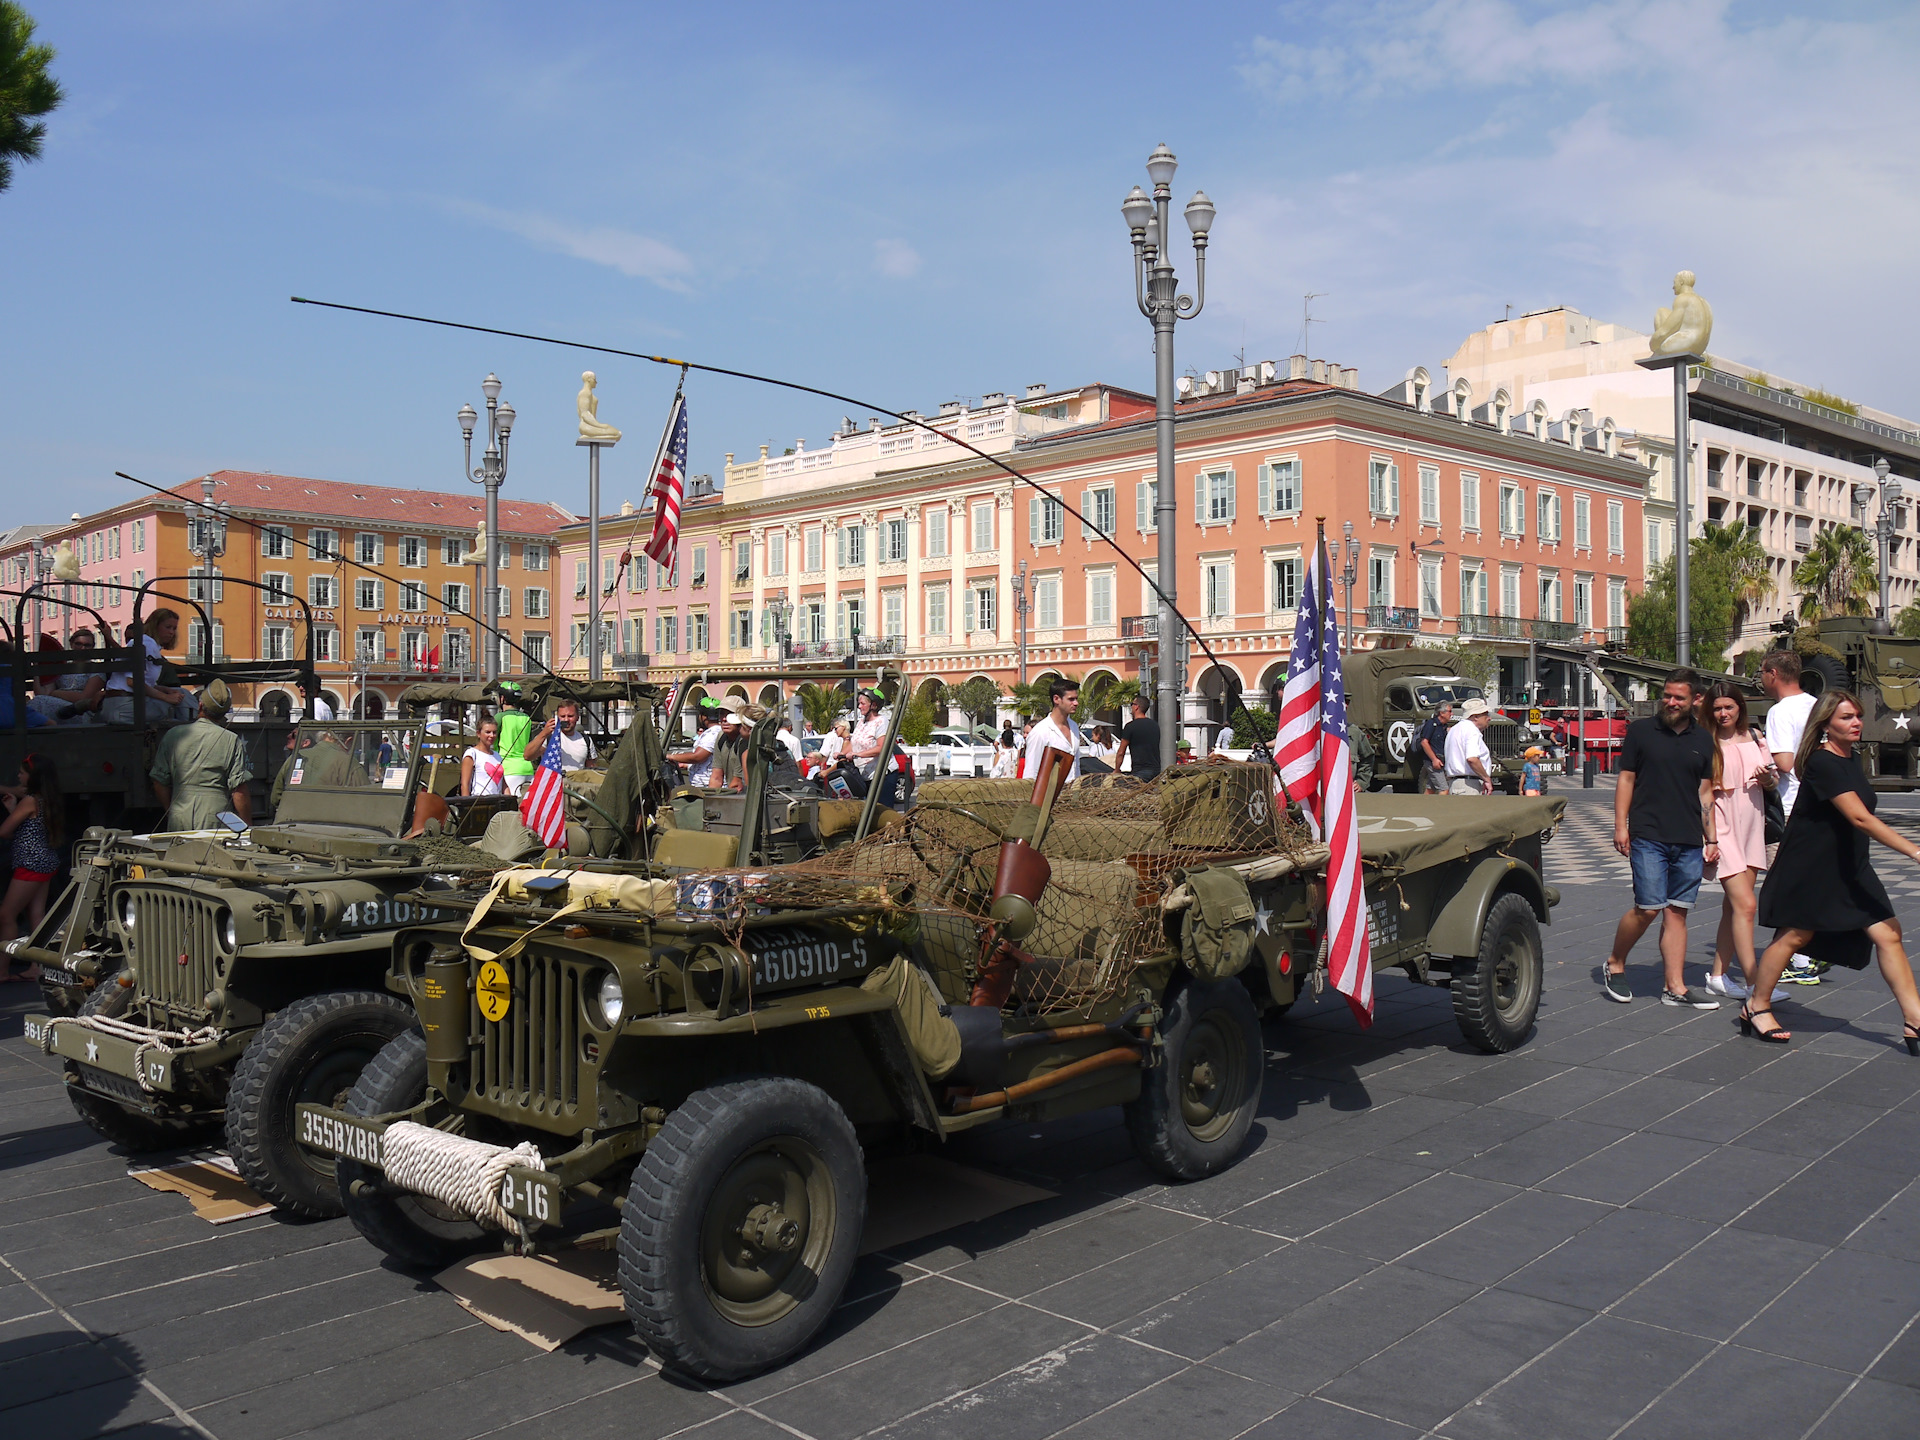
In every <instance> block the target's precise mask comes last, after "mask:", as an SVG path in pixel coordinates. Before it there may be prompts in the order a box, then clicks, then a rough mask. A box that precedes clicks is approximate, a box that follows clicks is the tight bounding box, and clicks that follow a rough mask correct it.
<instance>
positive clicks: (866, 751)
mask: <svg viewBox="0 0 1920 1440" xmlns="http://www.w3.org/2000/svg"><path fill="white" fill-rule="evenodd" d="M886 703H887V697H886V696H884V695H882V694H881V693H880V692H879V691H878V690H862V691H861V692H860V693H859V694H858V695H856V696H855V697H854V701H853V708H854V709H855V711H857V712H858V713H859V716H860V719H859V721H858V723H856V724H855V725H854V727H853V739H852V740H850V741H849V742H848V743H847V754H849V755H851V756H852V757H853V763H854V764H856V765H858V766H859V767H860V773H861V774H862V775H864V776H866V777H867V778H868V779H869V780H871V779H872V778H873V764H874V761H876V760H878V759H879V758H880V751H881V749H882V747H884V746H885V744H886V743H887V722H886V719H885V717H884V716H883V715H882V713H881V711H882V707H884V706H885V705H886Z"/></svg>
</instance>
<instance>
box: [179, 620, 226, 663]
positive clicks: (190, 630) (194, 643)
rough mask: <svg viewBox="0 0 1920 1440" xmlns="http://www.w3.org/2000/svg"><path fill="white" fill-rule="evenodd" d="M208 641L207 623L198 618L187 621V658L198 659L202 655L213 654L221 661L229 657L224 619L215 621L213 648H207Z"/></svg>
mask: <svg viewBox="0 0 1920 1440" xmlns="http://www.w3.org/2000/svg"><path fill="white" fill-rule="evenodd" d="M206 643H207V627H206V625H205V624H203V623H202V622H201V621H198V620H189V621H188V622H187V649H186V657H187V659H188V660H189V661H198V660H199V659H200V657H201V656H203V655H207V654H211V655H212V656H213V658H214V660H215V661H220V660H224V659H226V658H227V626H226V622H225V621H224V620H216V621H214V622H213V649H212V650H211V651H209V650H207V649H206V648H205V646H206Z"/></svg>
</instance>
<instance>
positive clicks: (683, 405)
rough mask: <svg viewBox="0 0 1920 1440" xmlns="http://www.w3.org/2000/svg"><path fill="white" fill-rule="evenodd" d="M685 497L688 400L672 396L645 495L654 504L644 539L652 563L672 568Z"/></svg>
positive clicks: (678, 544) (677, 548) (679, 396)
mask: <svg viewBox="0 0 1920 1440" xmlns="http://www.w3.org/2000/svg"><path fill="white" fill-rule="evenodd" d="M686 493H687V397H686V396H684V395H682V394H680V393H679V392H677V391H676V392H675V393H674V397H673V409H671V410H669V411H668V412H667V428H666V430H665V431H664V432H663V433H662V434H661V436H660V453H659V454H658V455H656V456H655V457H654V461H653V479H652V481H651V482H650V483H649V484H648V486H647V495H648V497H649V498H650V499H651V500H652V501H653V534H652V535H650V536H648V537H647V545H646V551H647V554H649V555H651V556H652V557H653V558H654V559H655V560H657V561H659V562H660V563H661V564H662V565H665V566H666V567H667V568H668V569H672V568H673V557H674V555H675V553H676V552H677V551H678V550H679V548H680V502H681V500H682V499H684V498H685V496H686Z"/></svg>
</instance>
